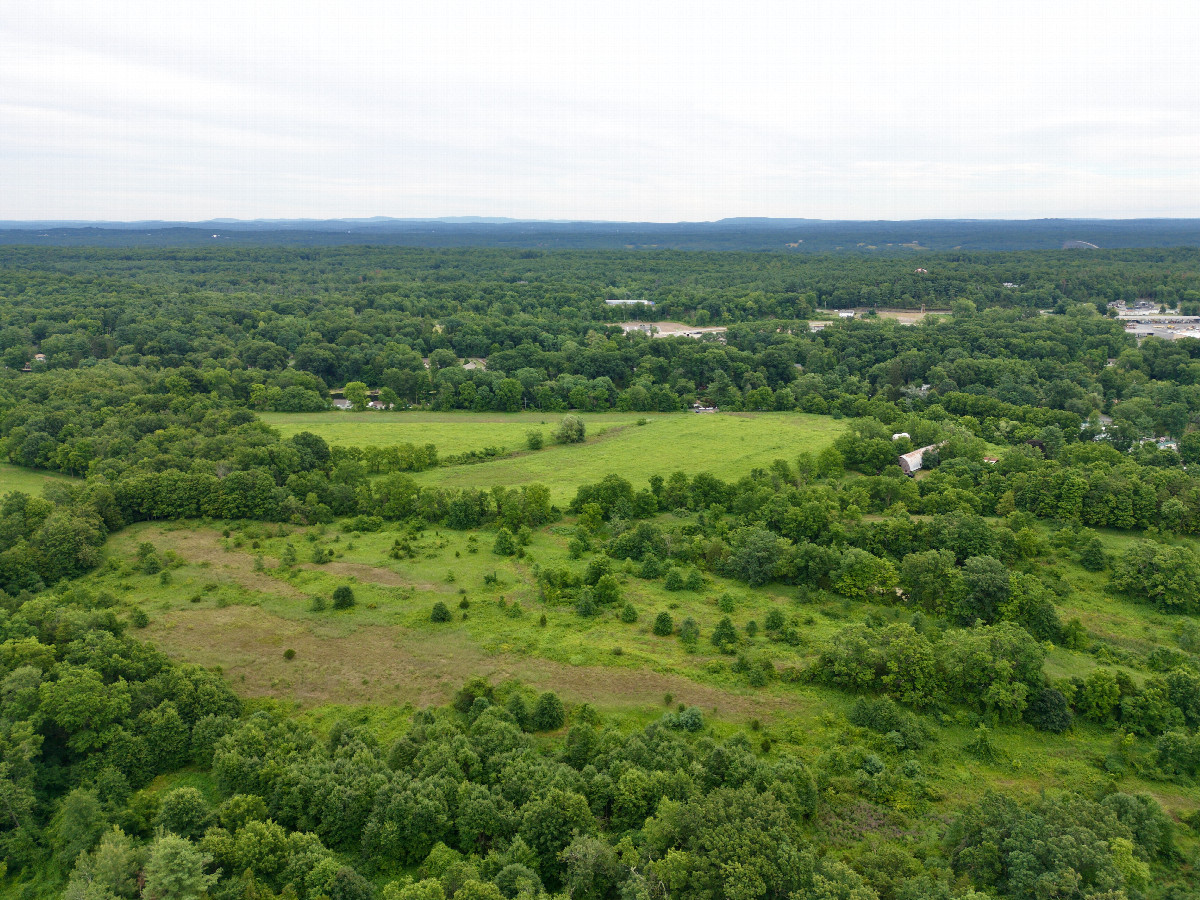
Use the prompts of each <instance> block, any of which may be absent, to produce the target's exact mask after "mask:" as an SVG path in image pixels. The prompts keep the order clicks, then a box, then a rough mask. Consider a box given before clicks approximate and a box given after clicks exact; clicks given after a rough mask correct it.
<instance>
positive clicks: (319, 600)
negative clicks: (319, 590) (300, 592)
mask: <svg viewBox="0 0 1200 900" xmlns="http://www.w3.org/2000/svg"><path fill="white" fill-rule="evenodd" d="M308 608H309V609H311V610H312V611H313V612H324V611H325V598H324V597H322V596H321V595H320V594H314V595H313V598H312V602H311V603H310V604H309V607H308Z"/></svg>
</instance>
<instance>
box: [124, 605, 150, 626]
mask: <svg viewBox="0 0 1200 900" xmlns="http://www.w3.org/2000/svg"><path fill="white" fill-rule="evenodd" d="M129 621H130V623H131V624H132V625H133V627H134V628H145V627H146V626H147V625H149V624H150V617H149V616H148V615H146V611H145V610H144V609H142V608H140V607H136V606H135V607H134V609H133V612H131V613H130V614H129Z"/></svg>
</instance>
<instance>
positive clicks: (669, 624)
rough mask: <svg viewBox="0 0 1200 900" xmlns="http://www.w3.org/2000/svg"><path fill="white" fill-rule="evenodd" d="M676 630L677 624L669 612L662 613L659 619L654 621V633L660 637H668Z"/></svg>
mask: <svg viewBox="0 0 1200 900" xmlns="http://www.w3.org/2000/svg"><path fill="white" fill-rule="evenodd" d="M674 630H675V623H674V622H673V621H672V620H671V614H670V613H668V612H660V613H659V614H658V618H656V619H655V620H654V633H655V634H657V635H658V636H659V637H666V636H667V635H669V634H671V632H673V631H674Z"/></svg>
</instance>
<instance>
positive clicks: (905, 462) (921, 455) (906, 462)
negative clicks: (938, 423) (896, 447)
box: [897, 441, 946, 475]
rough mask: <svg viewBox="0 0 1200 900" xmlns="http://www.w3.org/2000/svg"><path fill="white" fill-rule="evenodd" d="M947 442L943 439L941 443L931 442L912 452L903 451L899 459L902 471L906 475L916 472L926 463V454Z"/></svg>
mask: <svg viewBox="0 0 1200 900" xmlns="http://www.w3.org/2000/svg"><path fill="white" fill-rule="evenodd" d="M945 443H946V442H945V441H942V443H941V444H929V445H928V446H926V447H921V448H920V449H918V450H914V451H913V452H912V453H902V454H901V455H900V458H899V459H898V460H897V461H898V462H899V463H900V471H901V472H903V473H904V474H905V475H914V474H916V472H917V470H918V469H920V468H921V466H922V465H924V463H925V454H926V453H928V452H929V451H930V450H936V449H938V448H939V447H941V446H942V445H943V444H945Z"/></svg>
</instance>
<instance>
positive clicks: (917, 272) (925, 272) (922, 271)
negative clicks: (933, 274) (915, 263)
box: [913, 269, 929, 275]
mask: <svg viewBox="0 0 1200 900" xmlns="http://www.w3.org/2000/svg"><path fill="white" fill-rule="evenodd" d="M913 274H914V275H928V274H929V270H928V269H916V270H914V271H913Z"/></svg>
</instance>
